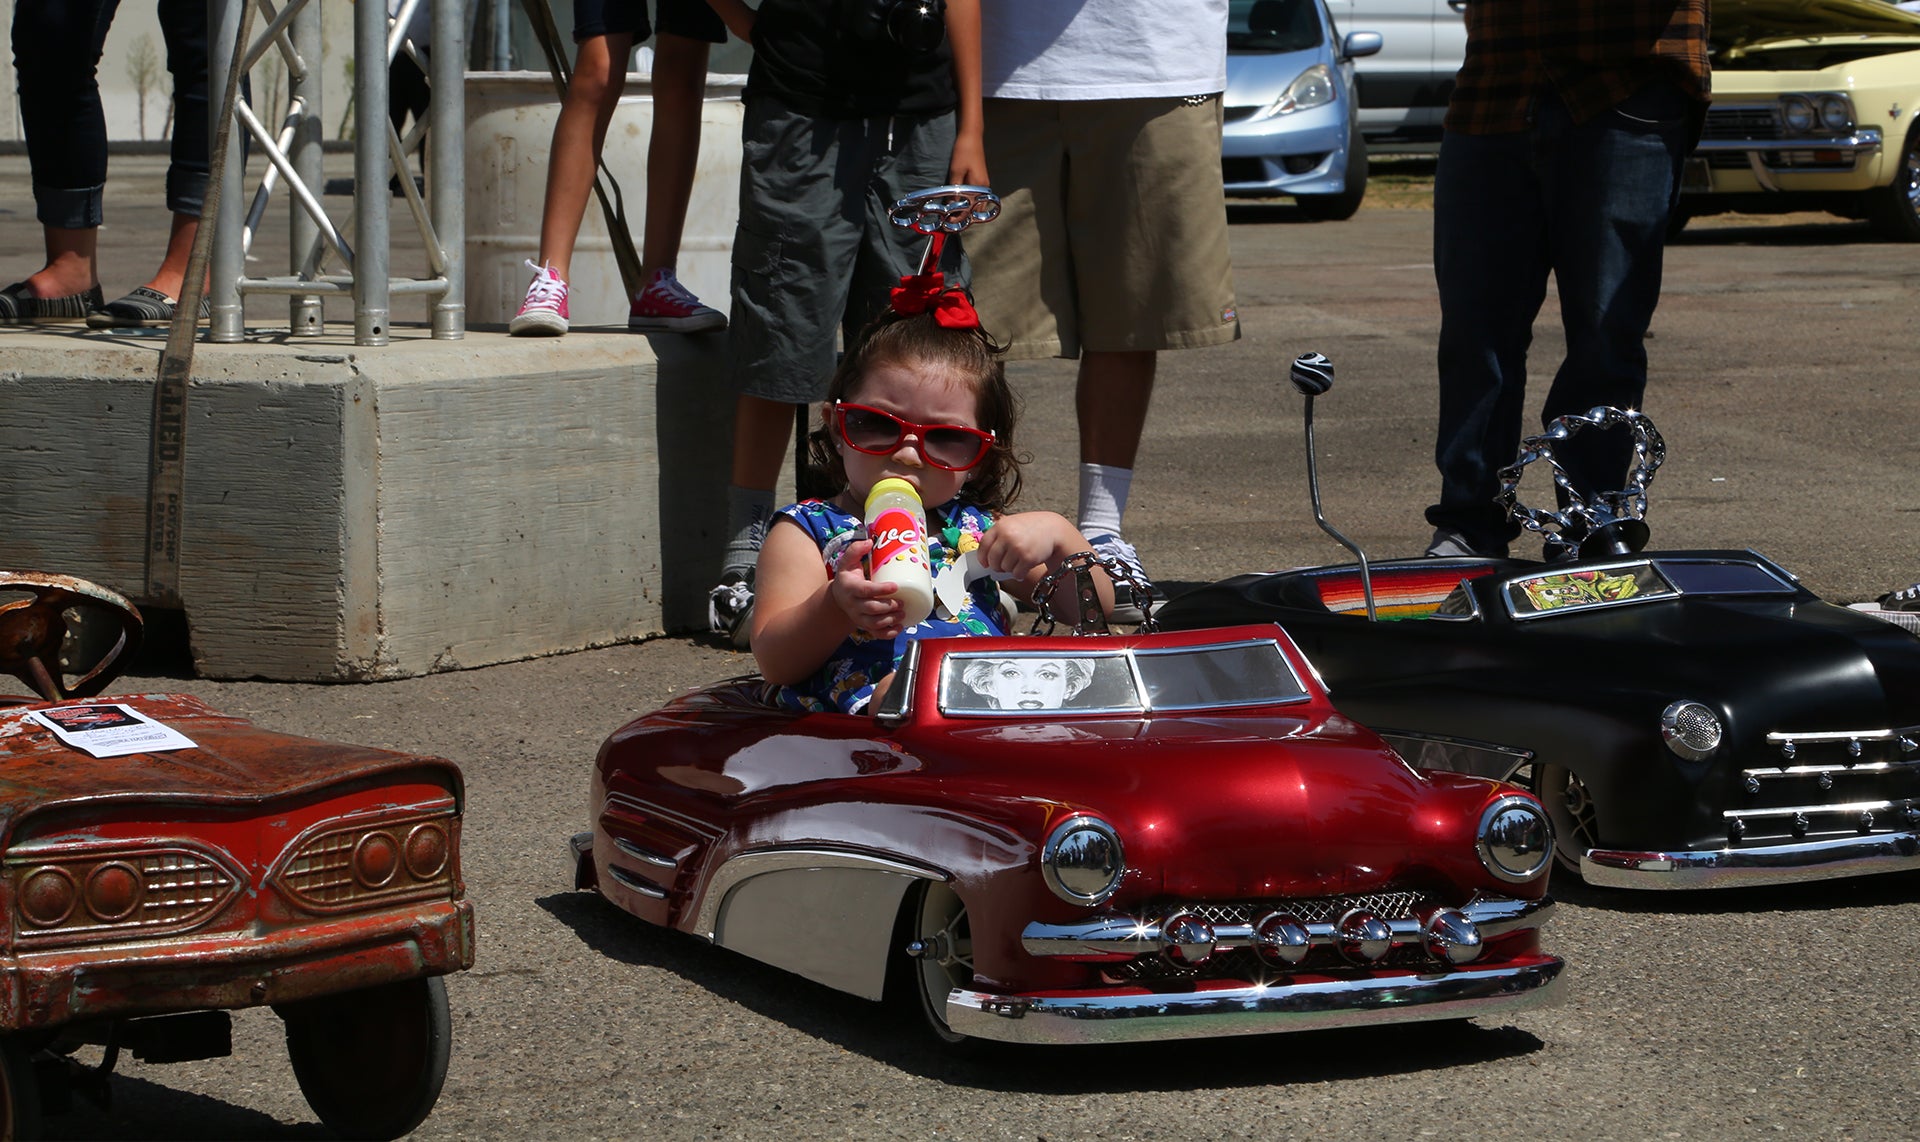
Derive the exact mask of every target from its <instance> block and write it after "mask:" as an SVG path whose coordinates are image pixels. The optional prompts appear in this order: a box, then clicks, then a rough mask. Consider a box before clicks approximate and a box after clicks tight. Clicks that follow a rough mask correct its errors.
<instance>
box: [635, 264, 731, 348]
mask: <svg viewBox="0 0 1920 1142" xmlns="http://www.w3.org/2000/svg"><path fill="white" fill-rule="evenodd" d="M726 327H727V315H726V314H724V313H721V312H720V311H719V310H717V309H715V308H713V307H712V306H710V305H702V304H700V299H699V298H697V297H695V296H693V292H692V291H691V290H689V289H687V287H686V286H683V285H681V284H680V280H679V279H678V278H676V277H674V276H673V271H672V270H655V271H653V280H652V281H650V282H648V283H647V288H645V289H643V290H641V291H640V292H639V294H638V295H636V296H635V297H634V299H633V308H632V309H631V310H630V311H629V312H628V314H627V328H628V329H635V330H639V331H640V332H643V333H705V332H707V331H708V330H711V329H725V328H726Z"/></svg>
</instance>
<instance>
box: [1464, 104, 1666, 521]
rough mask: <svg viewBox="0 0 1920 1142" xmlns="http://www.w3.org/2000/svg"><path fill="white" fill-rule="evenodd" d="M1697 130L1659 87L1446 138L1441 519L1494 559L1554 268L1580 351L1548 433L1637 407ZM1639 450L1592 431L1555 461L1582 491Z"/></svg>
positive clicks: (1622, 471)
mask: <svg viewBox="0 0 1920 1142" xmlns="http://www.w3.org/2000/svg"><path fill="white" fill-rule="evenodd" d="M1698 121H1699V111H1698V109H1697V106H1696V104H1695V103H1694V101H1693V100H1691V99H1689V98H1688V97H1687V96H1686V95H1684V94H1683V93H1682V92H1681V91H1680V89H1679V88H1677V87H1675V86H1673V85H1672V84H1671V83H1668V82H1666V81H1656V82H1654V83H1650V84H1648V85H1647V86H1645V87H1643V88H1641V89H1640V90H1639V91H1637V92H1636V93H1634V94H1633V95H1632V96H1630V97H1629V98H1627V99H1626V100H1624V101H1622V102H1621V103H1620V104H1619V105H1618V106H1616V107H1614V108H1613V109H1611V110H1609V111H1607V112H1604V113H1603V114H1601V115H1599V116H1597V117H1595V118H1594V119H1592V120H1590V121H1588V122H1586V123H1578V124H1576V123H1574V122H1573V120H1572V117H1571V116H1570V115H1568V113H1567V110H1566V108H1565V106H1564V105H1562V104H1561V102H1560V101H1559V99H1558V98H1556V97H1552V96H1544V97H1542V98H1540V99H1538V100H1537V101H1536V105H1535V107H1534V113H1533V123H1532V126H1531V127H1530V128H1529V129H1527V130H1525V131H1520V132H1514V133H1511V134H1501V135H1466V134H1459V133H1455V132H1451V131H1450V132H1448V133H1447V134H1446V136H1445V137H1444V139H1443V140H1442V142H1441V145H1440V163H1439V169H1438V171H1437V173H1436V175H1435V177H1434V186H1433V270H1434V278H1435V279H1436V281H1437V282H1438V284H1439V287H1440V354H1439V372H1440V418H1439V438H1438V440H1437V442H1436V443H1435V446H1434V461H1435V463H1436V464H1437V465H1438V466H1439V468H1440V502H1439V503H1437V504H1435V505H1433V506H1432V507H1430V508H1428V509H1427V522H1428V523H1431V524H1433V525H1434V526H1435V527H1444V528H1452V529H1455V530H1457V531H1459V532H1460V533H1461V534H1462V535H1464V536H1465V537H1466V539H1467V541H1468V543H1469V544H1471V545H1472V546H1473V548H1474V549H1475V550H1477V551H1481V552H1485V553H1489V554H1492V553H1500V552H1504V551H1505V550H1506V545H1507V544H1508V543H1509V542H1511V541H1512V540H1513V539H1514V538H1515V537H1516V536H1518V535H1519V534H1520V527H1519V525H1518V524H1516V523H1514V522H1512V521H1510V520H1508V519H1507V518H1506V513H1505V512H1504V511H1502V510H1501V508H1500V507H1499V505H1498V504H1496V503H1495V502H1494V497H1495V496H1496V495H1497V494H1498V492H1499V475H1498V474H1499V471H1500V469H1501V468H1503V467H1505V466H1506V465H1509V464H1511V463H1513V461H1514V457H1515V454H1516V453H1517V452H1518V451H1519V447H1520V437H1521V431H1520V422H1521V417H1522V407H1523V402H1524V400H1525V397H1526V387H1527V347H1528V345H1529V344H1530V343H1531V342H1532V340H1533V322H1534V318H1535V317H1537V316H1538V315H1539V312H1540V306H1541V303H1542V302H1543V301H1544V300H1545V299H1546V289H1547V275H1548V274H1549V273H1551V274H1552V275H1553V277H1554V281H1555V283H1556V284H1557V286H1558V288H1559V292H1560V323H1561V326H1562V328H1563V329H1564V330H1565V332H1566V339H1567V356H1566V360H1564V361H1562V362H1561V363H1560V368H1559V371H1558V372H1556V373H1555V374H1554V378H1553V387H1552V388H1551V389H1549V390H1548V391H1547V398H1546V404H1545V406H1544V408H1543V409H1542V411H1541V421H1542V424H1545V423H1546V422H1547V421H1550V420H1552V419H1553V418H1554V417H1557V416H1562V415H1564V414H1567V413H1573V412H1585V411H1586V410H1587V409H1589V408H1592V407H1594V406H1596V405H1613V406H1616V407H1619V408H1638V407H1640V401H1641V398H1642V396H1643V395H1644V394H1645V392H1646V387H1647V353H1646V347H1645V344H1644V340H1645V337H1646V332H1647V326H1648V324H1649V323H1650V322H1651V321H1652V320H1653V310H1654V306H1655V305H1657V304H1658V303H1659V300H1660V272H1661V259H1662V255H1663V253H1664V251H1665V248H1666V232H1667V223H1668V220H1669V218H1670V216H1671V214H1672V210H1673V205H1674V201H1675V199H1676V198H1677V197H1678V195H1679V191H1680V170H1681V164H1682V163H1683V162H1684V161H1685V159H1686V156H1687V153H1688V152H1689V151H1690V150H1692V148H1693V143H1694V138H1695V133H1696V132H1697V130H1698V127H1697V124H1698ZM1631 449H1632V442H1631V440H1630V439H1628V437H1627V435H1626V434H1625V433H1623V432H1618V431H1610V432H1605V433H1601V432H1595V431H1588V432H1586V433H1585V434H1583V435H1581V436H1578V437H1575V438H1574V439H1572V440H1570V441H1568V442H1566V443H1564V444H1562V445H1560V447H1559V448H1558V449H1557V450H1556V456H1557V457H1558V459H1559V461H1560V463H1561V466H1562V467H1563V468H1565V469H1566V471H1567V473H1568V475H1569V476H1570V477H1571V478H1572V480H1573V483H1574V486H1575V487H1576V488H1577V489H1579V490H1580V491H1581V492H1582V493H1590V492H1594V491H1612V490H1615V489H1618V488H1619V487H1620V486H1621V485H1622V484H1623V483H1624V482H1625V478H1626V472H1627V464H1628V462H1629V460H1630V459H1631V455H1632V452H1631ZM1539 506H1545V505H1539Z"/></svg>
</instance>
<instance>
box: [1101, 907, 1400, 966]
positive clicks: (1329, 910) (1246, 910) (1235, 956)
mask: <svg viewBox="0 0 1920 1142" xmlns="http://www.w3.org/2000/svg"><path fill="white" fill-rule="evenodd" d="M1425 903H1426V899H1425V898H1424V897H1422V896H1420V895H1419V894H1418V893H1413V892H1382V893H1375V894H1372V895H1366V896H1321V897H1312V898H1308V899H1304V900H1244V901H1224V902H1217V903H1212V904H1188V905H1184V906H1183V910H1184V911H1187V912H1192V913H1195V914H1197V915H1198V916H1199V917H1200V918H1201V919H1203V920H1205V921H1206V922H1207V923H1209V924H1212V925H1213V926H1214V927H1215V928H1216V929H1218V928H1224V927H1228V926H1231V925H1237V924H1238V925H1244V924H1251V923H1253V922H1254V921H1255V920H1257V919H1259V918H1261V917H1263V916H1266V915H1268V914H1269V913H1273V912H1286V913H1291V914H1292V915H1293V917H1294V918H1295V919H1297V920H1300V921H1301V922H1302V923H1307V924H1331V923H1333V922H1335V921H1337V920H1339V919H1340V918H1341V917H1342V916H1345V915H1346V914H1347V913H1349V912H1352V911H1353V910H1355V909H1364V910H1366V911H1368V912H1372V913H1373V914H1374V915H1376V916H1378V917H1380V918H1381V919H1382V920H1410V919H1414V918H1415V917H1416V916H1417V914H1418V911H1419V909H1420V908H1421V906H1422V905H1423V904H1425ZM1148 911H1152V909H1149V910H1148ZM1433 962H1434V961H1433V960H1432V958H1431V957H1429V956H1428V955H1427V954H1426V952H1425V951H1423V950H1422V949H1420V948H1418V947H1411V946H1409V947H1395V948H1394V949H1393V950H1392V951H1391V952H1389V953H1387V956H1386V958H1385V959H1382V960H1380V961H1379V962H1378V963H1374V964H1369V965H1367V968H1366V970H1376V969H1378V968H1382V967H1420V966H1431V965H1432V964H1433ZM1103 967H1104V974H1105V975H1106V976H1107V978H1108V979H1110V980H1112V981H1113V982H1115V983H1140V984H1149V983H1174V982H1180V981H1186V980H1213V979H1240V980H1247V981H1248V982H1254V981H1258V980H1265V979H1272V978H1274V977H1275V976H1276V975H1278V974H1280V973H1279V971H1278V969H1276V968H1274V967H1272V966H1271V965H1269V964H1267V963H1266V962H1264V961H1263V960H1261V958H1260V956H1259V954H1258V953H1257V952H1255V951H1253V949H1251V948H1222V949H1221V950H1219V951H1217V952H1215V953H1214V954H1213V955H1212V956H1211V957H1210V958H1208V959H1207V961H1206V962H1205V963H1202V964H1200V965H1199V966H1197V967H1191V966H1187V965H1184V964H1176V963H1174V962H1173V961H1171V960H1169V959H1167V958H1166V957H1164V956H1161V955H1158V954H1155V955H1143V956H1137V957H1135V958H1134V959H1131V960H1129V961H1127V962H1126V963H1122V964H1108V965H1103ZM1353 967H1354V965H1353V964H1350V963H1348V962H1347V961H1346V960H1344V959H1342V958H1341V957H1340V955H1339V953H1337V952H1335V951H1333V950H1332V949H1329V948H1316V949H1315V950H1314V951H1313V953H1312V956H1311V957H1310V958H1309V959H1308V961H1307V962H1306V963H1305V964H1303V965H1302V968H1303V969H1306V970H1337V969H1340V968H1353ZM1294 970H1300V969H1294Z"/></svg>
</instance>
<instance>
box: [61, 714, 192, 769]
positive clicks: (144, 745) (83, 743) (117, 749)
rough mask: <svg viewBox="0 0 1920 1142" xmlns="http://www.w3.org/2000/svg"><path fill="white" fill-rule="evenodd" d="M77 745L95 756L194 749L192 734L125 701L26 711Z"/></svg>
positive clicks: (76, 746)
mask: <svg viewBox="0 0 1920 1142" xmlns="http://www.w3.org/2000/svg"><path fill="white" fill-rule="evenodd" d="M27 717H28V719H29V720H31V721H35V722H39V723H40V724H41V725H43V726H45V727H47V728H48V729H50V730H52V731H53V736H55V737H57V738H59V739H60V740H61V741H62V742H65V743H66V744H67V745H70V746H72V747H73V748H74V749H77V750H82V751H84V752H86V753H90V754H92V755H93V756H95V757H121V756H123V755H126V754H129V753H153V752H155V751H156V750H163V749H192V748H193V747H194V744H195V743H194V741H193V739H192V738H190V737H188V736H187V735H185V734H183V733H181V732H180V731H179V730H176V729H174V728H173V727H172V726H167V725H162V724H161V723H159V722H156V721H154V720H153V719H152V718H149V717H147V716H146V715H145V714H143V713H141V712H140V711H138V710H136V709H134V708H133V707H131V706H128V705H126V704H125V703H123V702H87V703H84V704H82V705H78V706H55V707H54V708H53V709H51V710H35V711H33V712H32V713H30V714H28V715H27Z"/></svg>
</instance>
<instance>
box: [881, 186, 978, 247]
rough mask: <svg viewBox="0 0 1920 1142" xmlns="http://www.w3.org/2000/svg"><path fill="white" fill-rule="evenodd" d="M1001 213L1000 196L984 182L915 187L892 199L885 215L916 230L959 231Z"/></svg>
mask: <svg viewBox="0 0 1920 1142" xmlns="http://www.w3.org/2000/svg"><path fill="white" fill-rule="evenodd" d="M999 216H1000V196H999V195H997V194H995V193H993V191H991V190H989V189H988V188H986V187H984V186H964V185H954V186H936V187H933V188H931V189H929V190H916V191H914V192H913V193H912V194H909V195H907V196H906V197H905V198H903V199H901V200H900V201H898V202H896V203H894V204H893V205H892V206H891V207H890V208H888V210H887V217H888V218H889V219H891V220H892V221H893V224H894V225H895V226H898V227H900V228H901V229H903V230H911V231H913V232H914V233H916V234H925V235H928V236H929V237H931V236H932V235H934V234H958V233H959V232H960V231H962V230H965V229H966V228H967V227H969V226H972V225H974V224H976V223H979V222H991V221H993V220H994V219H995V218H998V217H999Z"/></svg>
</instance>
